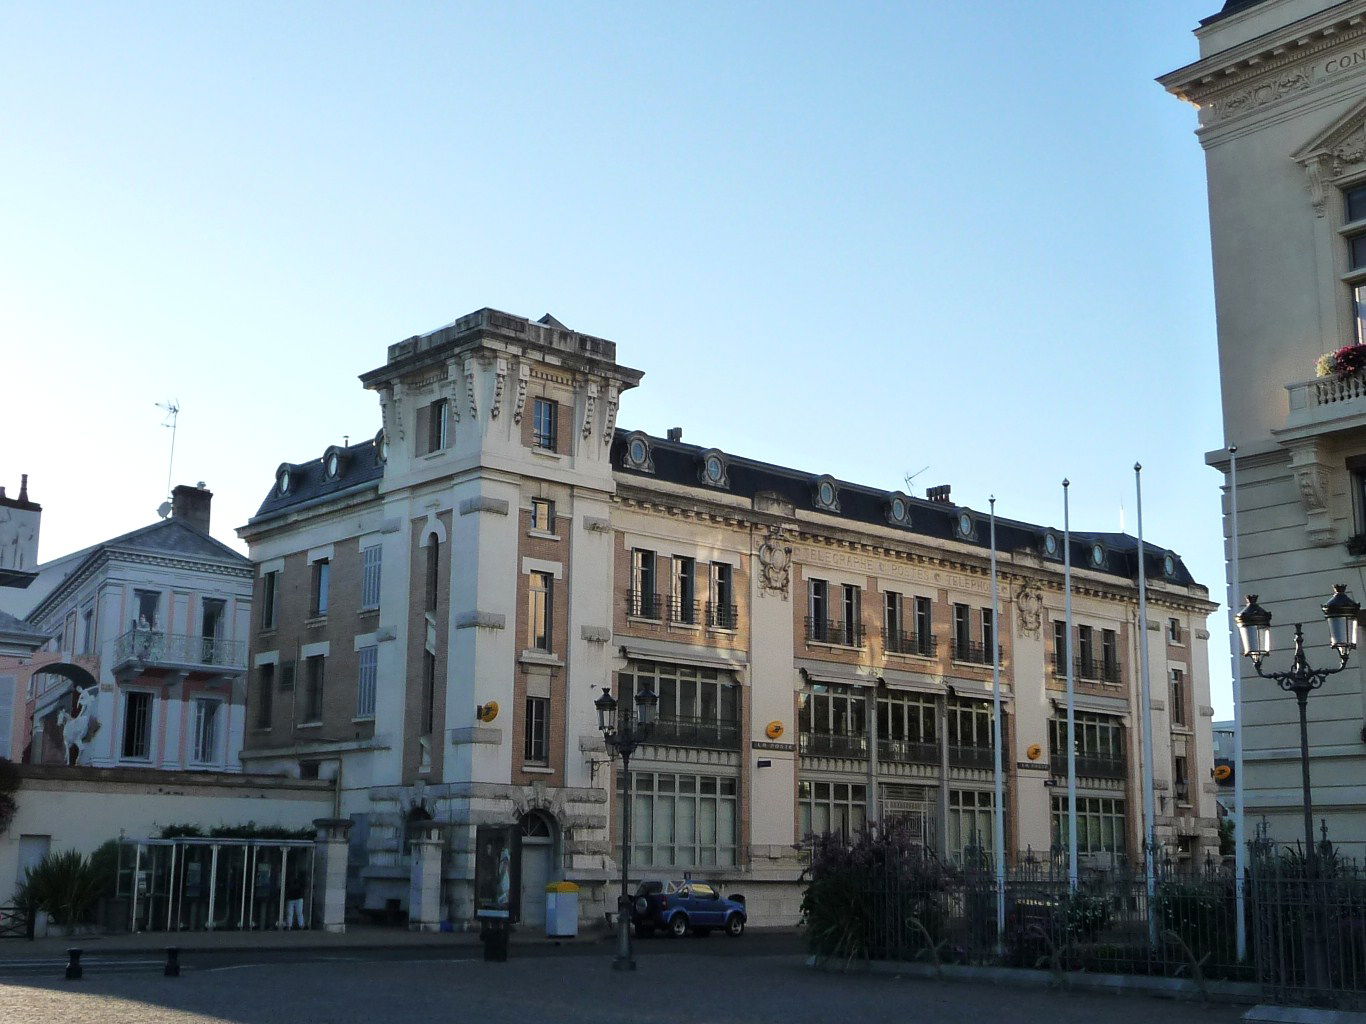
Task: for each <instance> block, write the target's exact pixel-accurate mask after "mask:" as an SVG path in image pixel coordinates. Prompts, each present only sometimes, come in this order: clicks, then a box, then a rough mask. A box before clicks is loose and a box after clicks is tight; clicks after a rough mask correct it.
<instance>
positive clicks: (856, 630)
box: [806, 616, 863, 647]
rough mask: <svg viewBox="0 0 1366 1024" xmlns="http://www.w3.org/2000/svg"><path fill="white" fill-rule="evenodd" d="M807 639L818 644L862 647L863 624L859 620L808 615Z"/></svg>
mask: <svg viewBox="0 0 1366 1024" xmlns="http://www.w3.org/2000/svg"><path fill="white" fill-rule="evenodd" d="M806 639H807V640H809V641H811V642H812V643H818V644H835V645H837V646H840V647H862V646H863V625H862V623H858V622H840V621H839V620H838V619H815V618H811V617H810V616H807V619H806Z"/></svg>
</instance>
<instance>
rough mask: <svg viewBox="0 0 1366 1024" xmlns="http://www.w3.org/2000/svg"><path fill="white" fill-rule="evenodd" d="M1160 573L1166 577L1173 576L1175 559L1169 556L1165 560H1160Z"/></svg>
mask: <svg viewBox="0 0 1366 1024" xmlns="http://www.w3.org/2000/svg"><path fill="white" fill-rule="evenodd" d="M1162 571H1163V572H1165V573H1166V574H1167V575H1168V576H1175V575H1176V559H1175V558H1173V557H1172V556H1171V555H1168V556H1167V557H1166V558H1164V559H1162Z"/></svg>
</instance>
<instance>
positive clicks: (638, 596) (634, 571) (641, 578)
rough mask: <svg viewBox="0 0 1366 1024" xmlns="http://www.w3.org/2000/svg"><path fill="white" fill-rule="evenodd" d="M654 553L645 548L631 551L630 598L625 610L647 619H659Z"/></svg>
mask: <svg viewBox="0 0 1366 1024" xmlns="http://www.w3.org/2000/svg"><path fill="white" fill-rule="evenodd" d="M656 583H657V578H656V576H655V553H654V552H653V551H650V550H648V549H646V548H632V549H631V597H630V604H629V605H628V607H627V610H628V611H629V613H630V614H632V615H639V616H641V617H643V618H647V619H657V618H659V617H660V610H659V589H658V587H657V585H656Z"/></svg>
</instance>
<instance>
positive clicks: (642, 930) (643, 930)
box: [636, 924, 655, 939]
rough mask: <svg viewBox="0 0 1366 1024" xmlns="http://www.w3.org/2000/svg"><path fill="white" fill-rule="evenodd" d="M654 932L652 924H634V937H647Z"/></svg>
mask: <svg viewBox="0 0 1366 1024" xmlns="http://www.w3.org/2000/svg"><path fill="white" fill-rule="evenodd" d="M654 933H655V930H654V927H653V926H652V925H648V924H638V925H636V938H638V939H648V938H649V937H650V936H652V935H654Z"/></svg>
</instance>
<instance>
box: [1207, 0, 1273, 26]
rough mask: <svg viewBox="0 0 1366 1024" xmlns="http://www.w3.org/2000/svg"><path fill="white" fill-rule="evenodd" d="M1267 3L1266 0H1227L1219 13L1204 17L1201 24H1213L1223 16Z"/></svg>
mask: <svg viewBox="0 0 1366 1024" xmlns="http://www.w3.org/2000/svg"><path fill="white" fill-rule="evenodd" d="M1263 3H1266V0H1225V3H1224V6H1223V7H1221V8H1219V13H1218V14H1211V15H1210V16H1209V17H1208V18H1202V19H1201V21H1200V24H1201V25H1213V24H1214V23H1215V22H1216V21H1219V20H1220V19H1222V18H1227V17H1228V16H1229V15H1230V14H1237V13H1238V12H1239V11H1245V10H1247V9H1248V8H1249V7H1256V6H1257V5H1258V4H1263Z"/></svg>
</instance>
